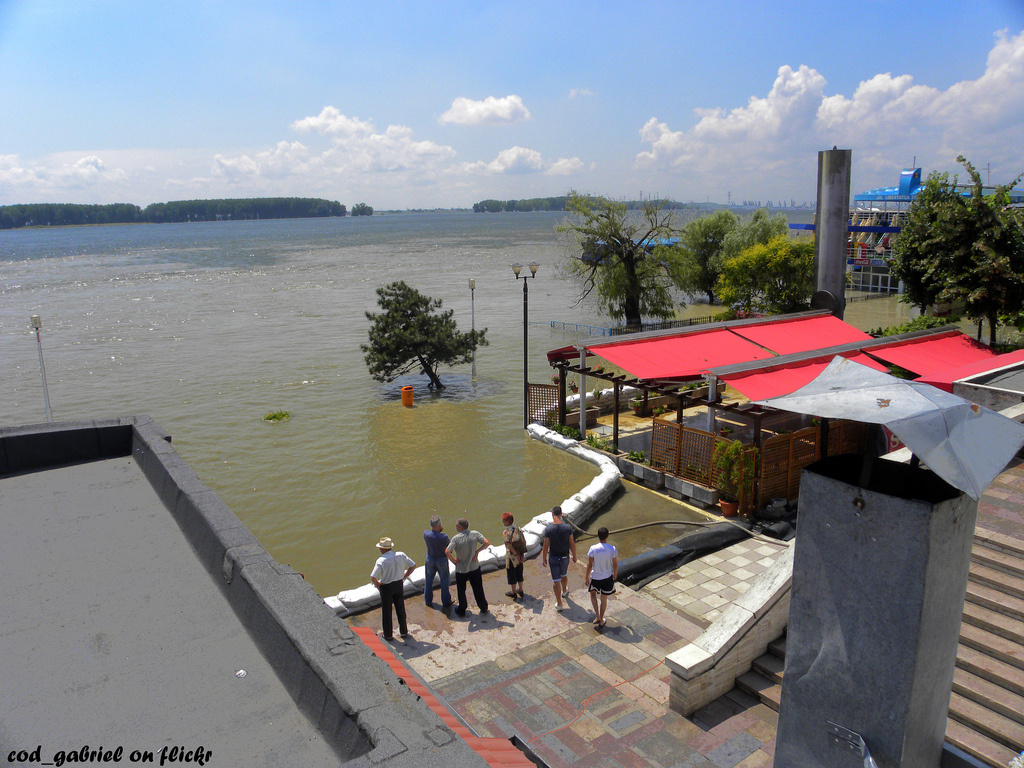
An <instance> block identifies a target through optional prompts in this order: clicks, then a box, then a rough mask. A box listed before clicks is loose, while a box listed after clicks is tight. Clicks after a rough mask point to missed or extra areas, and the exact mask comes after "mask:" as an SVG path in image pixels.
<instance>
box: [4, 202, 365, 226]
mask: <svg viewBox="0 0 1024 768" xmlns="http://www.w3.org/2000/svg"><path fill="white" fill-rule="evenodd" d="M370 210H372V209H370ZM346 213H347V211H346V208H345V206H344V205H342V204H341V203H338V202H334V201H331V200H322V199H319V198H306V197H263V198H242V199H236V200H177V201H174V202H170V203H153V204H152V205H147V206H146V207H145V209H143V208H139V206H137V205H131V204H129V203H112V204H110V205H79V204H75V203H28V204H24V205H4V206H0V229H15V228H18V227H32V226H43V227H46V226H50V227H66V226H73V225H83V224H142V223H146V224H165V223H175V222H186V221H231V220H238V219H243V220H244V219H308V218H319V217H324V216H344V215H345V214H346Z"/></svg>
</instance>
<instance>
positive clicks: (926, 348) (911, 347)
mask: <svg viewBox="0 0 1024 768" xmlns="http://www.w3.org/2000/svg"><path fill="white" fill-rule="evenodd" d="M865 352H867V353H868V354H869V355H871V356H872V357H874V358H878V359H879V360H883V361H885V362H887V363H891V364H892V365H898V366H899V367H900V368H905V369H907V370H908V371H911V372H913V373H916V374H917V375H918V376H926V375H928V374H930V373H934V372H935V371H942V370H945V369H947V368H952V367H957V366H961V365H967V364H969V363H975V362H978V361H981V360H991V359H992V358H993V357H994V356H995V354H996V353H995V352H993V351H992V350H991V349H990V348H989V347H986V346H985V345H984V344H981V343H979V342H977V341H975V340H974V339H972V338H971V337H970V336H965V335H964V334H962V333H960V331H950V332H949V333H941V334H935V335H931V336H923V337H921V338H919V339H910V340H906V341H898V342H896V343H895V344H893V346H876V347H871V348H870V349H866V350H865Z"/></svg>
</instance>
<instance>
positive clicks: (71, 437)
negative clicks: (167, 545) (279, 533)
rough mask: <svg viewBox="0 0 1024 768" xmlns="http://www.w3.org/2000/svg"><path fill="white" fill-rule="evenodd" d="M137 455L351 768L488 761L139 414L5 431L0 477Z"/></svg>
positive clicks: (0, 436) (291, 688) (302, 704)
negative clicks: (275, 556)
mask: <svg viewBox="0 0 1024 768" xmlns="http://www.w3.org/2000/svg"><path fill="white" fill-rule="evenodd" d="M118 456H132V457H133V459H134V461H135V462H136V464H137V466H138V467H139V468H140V471H141V472H142V474H143V476H144V477H145V478H146V479H147V480H148V482H149V483H150V485H151V487H152V488H153V490H154V492H155V493H156V494H157V497H158V498H159V499H160V501H161V502H162V503H163V505H164V506H165V507H166V509H167V510H168V511H169V512H170V514H171V515H172V516H173V517H174V518H175V520H176V521H177V523H178V525H179V526H180V527H181V529H182V531H183V533H184V534H185V537H186V539H187V540H188V541H189V543H190V544H191V546H192V548H193V550H194V551H195V553H196V555H197V558H198V560H199V562H200V563H201V564H202V566H203V568H204V569H205V571H206V573H207V574H209V577H210V578H211V579H212V580H213V582H214V583H215V584H217V585H218V587H219V589H220V590H221V591H222V594H223V595H224V596H225V598H226V600H227V603H228V605H230V607H231V610H232V611H234V613H235V614H236V615H237V616H238V617H239V619H240V620H241V622H242V624H243V626H244V627H245V629H246V632H247V633H248V634H249V636H250V637H251V638H252V640H253V641H255V643H256V645H257V646H258V647H259V649H260V652H261V653H262V654H263V656H264V657H265V658H266V659H267V661H268V662H269V663H270V665H271V667H272V668H273V670H274V672H275V674H276V675H277V677H278V678H279V679H280V681H281V683H282V684H283V685H284V687H285V689H286V690H287V691H288V693H289V694H290V695H291V697H292V699H293V701H294V702H295V704H296V706H297V707H298V709H299V710H300V711H301V712H302V713H303V714H304V715H305V716H306V717H308V718H309V719H310V721H311V722H313V723H314V724H315V725H316V727H317V729H318V731H319V732H320V733H321V734H322V736H323V737H324V739H325V740H326V741H327V742H328V743H329V744H330V745H331V747H332V749H333V750H334V752H335V753H336V754H337V755H338V757H339V764H342V765H346V766H367V768H369V766H373V765H387V766H389V767H391V768H403V767H404V766H410V767H411V766H422V765H427V764H434V765H446V766H447V765H451V766H458V767H460V768H461V767H462V766H465V767H466V768H469V766H474V767H475V766H484V765H486V763H485V761H484V760H483V759H482V758H481V757H480V755H478V754H477V753H476V752H474V751H473V749H472V748H471V747H470V746H469V744H467V742H466V741H465V740H463V739H462V738H459V737H457V736H456V735H455V734H454V733H453V732H452V731H451V730H450V729H449V728H448V727H447V726H446V725H445V723H444V721H443V720H441V718H440V717H438V715H437V714H436V713H434V712H433V711H431V710H430V709H429V708H428V707H426V706H425V705H424V703H423V702H422V701H421V700H420V698H419V697H418V696H417V695H416V694H415V693H413V692H412V691H410V690H409V688H408V687H407V686H405V685H403V684H402V682H401V681H400V680H399V678H398V677H397V676H396V675H395V674H394V673H393V672H392V671H391V669H390V668H389V667H388V666H387V664H386V663H385V662H383V661H382V660H380V659H378V658H377V657H376V656H375V655H373V654H372V653H371V652H370V650H369V649H368V648H367V647H366V645H364V644H363V642H362V641H361V640H359V638H358V637H357V636H356V635H355V634H354V633H353V632H352V630H351V629H350V628H349V626H348V625H347V624H346V623H345V622H344V621H343V620H342V619H341V618H339V617H338V616H337V615H336V613H335V612H334V611H332V610H331V609H330V608H329V607H328V606H327V605H325V604H324V601H323V599H322V598H321V597H320V596H319V595H318V594H317V592H316V590H315V589H313V587H312V586H311V585H310V584H308V583H307V582H306V581H305V580H304V579H303V578H302V576H301V575H300V574H298V573H297V572H296V571H295V570H294V569H292V568H291V567H289V566H286V565H282V564H280V563H278V562H276V561H275V560H274V559H273V558H272V557H271V556H270V555H269V554H268V553H267V552H266V550H265V549H264V548H263V547H262V546H261V545H260V543H259V541H258V540H257V539H256V538H255V536H253V534H252V533H251V532H250V531H249V530H248V529H247V528H246V527H245V526H244V525H243V524H242V523H241V521H240V520H239V519H238V517H237V516H236V515H235V514H234V513H233V512H232V511H231V510H230V509H229V508H228V507H227V505H226V504H224V502H223V501H222V500H221V499H220V497H218V496H217V494H216V493H214V492H213V491H212V490H210V489H209V488H207V487H206V486H205V485H203V483H202V482H201V481H200V480H199V478H198V477H197V476H196V475H195V473H194V472H193V471H192V470H191V469H190V468H189V467H188V465H187V464H186V463H185V462H184V460H183V459H182V458H181V457H180V456H179V455H178V453H177V452H176V451H175V450H174V448H173V447H172V446H171V444H170V436H169V435H168V434H167V433H166V432H165V431H164V430H163V429H162V428H161V427H160V426H159V425H158V424H156V422H154V421H153V420H152V419H151V418H149V417H146V416H139V417H130V418H126V419H107V420H100V421H82V422H68V423H61V424H41V425H34V426H28V427H15V428H0V457H2V459H0V461H2V464H0V473H6V474H10V473H14V472H28V471H32V470H38V469H42V468H47V467H51V466H60V465H62V464H69V463H81V462H90V461H97V460H102V459H105V458H114V457H118Z"/></svg>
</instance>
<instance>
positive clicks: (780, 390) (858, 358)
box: [721, 351, 888, 400]
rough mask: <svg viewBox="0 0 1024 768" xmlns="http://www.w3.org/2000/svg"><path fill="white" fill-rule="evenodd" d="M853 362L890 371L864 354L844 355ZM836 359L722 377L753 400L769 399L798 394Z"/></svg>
mask: <svg viewBox="0 0 1024 768" xmlns="http://www.w3.org/2000/svg"><path fill="white" fill-rule="evenodd" d="M842 356H843V357H847V358H849V359H850V360H853V361H855V362H858V363H861V364H862V365H866V366H868V367H870V368H874V369H875V370H877V371H887V370H888V369H887V368H886V367H885V366H884V365H882V364H881V363H877V362H875V361H874V360H872V359H871V358H869V357H868V356H867V355H864V354H861V353H860V352H856V351H854V352H850V353H848V354H844V355H842ZM833 357H834V356H829V357H815V358H812V359H810V360H800V361H798V362H792V363H787V364H784V365H781V366H771V365H768V366H766V367H764V368H756V369H754V370H750V371H743V372H740V373H727V374H724V375H723V376H722V377H721V378H722V380H723V381H725V382H726V383H727V384H729V386H731V387H732V388H733V389H736V390H738V391H739V392H740V393H741V394H743V395H744V396H746V397H748V398H750V399H751V400H767V399H768V398H770V397H780V396H782V395H788V394H789V393H790V392H795V391H796V390H798V389H800V387H802V386H804V385H805V384H810V383H811V381H812V380H813V379H814V378H815V377H816V376H817V375H818V374H819V373H821V372H822V371H823V370H825V367H826V366H827V365H828V364H829V363H830V362H831V361H832V358H833Z"/></svg>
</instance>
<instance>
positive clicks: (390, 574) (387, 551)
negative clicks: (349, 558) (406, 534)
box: [370, 536, 416, 640]
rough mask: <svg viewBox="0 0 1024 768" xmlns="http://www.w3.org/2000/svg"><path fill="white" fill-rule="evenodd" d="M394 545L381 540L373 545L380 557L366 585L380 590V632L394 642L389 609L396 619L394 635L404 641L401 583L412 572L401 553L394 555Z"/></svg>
mask: <svg viewBox="0 0 1024 768" xmlns="http://www.w3.org/2000/svg"><path fill="white" fill-rule="evenodd" d="M394 546H395V545H394V543H393V542H392V541H391V539H389V538H388V537H387V536H385V537H384V538H383V539H381V540H380V541H378V542H377V551H378V552H380V557H378V558H377V562H376V563H374V564H373V570H372V571H370V581H372V582H373V586H375V587H376V588H377V589H379V590H380V628H381V635H382V636H383V637H384V639H385V640H392V639H394V637H393V635H392V625H391V606H392V605H393V606H394V607H395V615H396V616H397V617H398V631H399V632H401V634H402V637H407V636H408V634H409V628H408V626H407V625H406V623H405V580H406V579H408V578H409V574H411V573H412V572H413V570H415V568H416V563H414V562H413V561H412V558H411V557H409V556H408V555H407V554H405V552H395V551H394Z"/></svg>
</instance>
